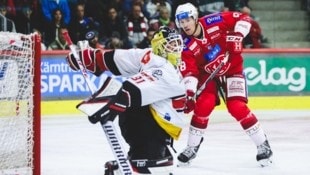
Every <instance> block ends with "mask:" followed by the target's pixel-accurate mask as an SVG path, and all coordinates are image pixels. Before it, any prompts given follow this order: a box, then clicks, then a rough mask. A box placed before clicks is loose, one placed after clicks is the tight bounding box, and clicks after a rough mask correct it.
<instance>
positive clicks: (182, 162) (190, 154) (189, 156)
mask: <svg viewBox="0 0 310 175" xmlns="http://www.w3.org/2000/svg"><path fill="white" fill-rule="evenodd" d="M202 141H203V138H201V141H200V143H199V145H197V146H187V147H186V148H185V149H184V151H183V152H182V153H181V154H179V156H178V160H179V162H178V166H179V167H181V166H188V165H189V164H190V163H191V161H192V160H193V159H194V158H195V157H196V155H197V152H198V150H199V147H200V145H201V143H202Z"/></svg>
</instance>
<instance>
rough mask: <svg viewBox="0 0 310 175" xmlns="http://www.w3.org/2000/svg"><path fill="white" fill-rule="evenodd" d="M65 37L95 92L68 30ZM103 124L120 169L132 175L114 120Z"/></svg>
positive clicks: (64, 33)
mask: <svg viewBox="0 0 310 175" xmlns="http://www.w3.org/2000/svg"><path fill="white" fill-rule="evenodd" d="M62 35H63V37H64V38H65V40H66V41H67V43H68V45H69V48H70V50H71V52H72V54H73V55H74V57H75V59H76V61H77V63H78V65H79V68H80V70H81V72H82V75H83V77H84V79H85V81H86V84H87V85H88V87H89V89H90V91H91V93H92V94H94V93H95V91H96V88H95V85H94V84H93V83H92V82H91V81H90V78H89V76H88V74H87V71H86V68H85V67H84V66H83V63H82V61H81V58H80V55H79V54H78V52H77V50H76V48H75V46H74V45H73V43H72V40H71V38H70V36H69V34H68V31H64V32H63V33H62ZM101 126H102V129H103V131H104V133H105V135H106V138H107V140H108V142H109V144H110V147H111V149H112V152H113V155H114V157H115V158H116V161H117V163H118V165H119V169H120V172H121V173H122V174H124V175H132V174H133V173H132V172H133V171H132V167H131V165H130V163H129V161H128V159H127V158H126V154H125V151H124V147H123V146H122V144H121V142H120V136H119V135H118V134H117V132H116V130H115V127H114V124H113V121H112V120H108V121H107V122H101Z"/></svg>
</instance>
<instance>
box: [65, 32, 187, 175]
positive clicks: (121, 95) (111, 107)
mask: <svg viewBox="0 0 310 175" xmlns="http://www.w3.org/2000/svg"><path fill="white" fill-rule="evenodd" d="M151 45H152V49H149V48H148V49H128V50H123V49H115V50H99V49H92V48H89V47H88V48H86V49H82V50H81V51H79V54H80V58H81V61H82V63H83V66H84V67H85V68H86V69H87V70H88V71H89V72H91V73H93V74H94V75H96V76H99V75H100V74H102V73H103V72H104V71H110V72H112V73H113V74H114V75H121V76H124V77H127V78H128V79H127V80H126V81H124V82H122V83H121V82H119V81H117V80H114V79H112V78H108V79H107V80H106V81H105V82H104V84H103V85H102V86H101V88H100V89H99V90H98V91H97V92H96V93H94V94H93V95H92V96H91V97H90V98H89V99H88V100H86V101H83V102H82V103H80V104H79V105H78V109H79V110H81V111H82V112H84V113H86V114H87V115H88V116H89V117H88V118H89V121H90V122H91V123H97V122H99V121H100V122H105V121H107V120H113V119H114V118H115V117H116V116H117V115H118V116H119V126H120V129H121V133H122V136H123V137H124V139H125V141H126V142H127V143H128V144H129V151H128V159H129V161H130V163H131V164H132V167H133V169H134V170H135V171H137V172H138V173H144V174H145V173H146V174H151V173H152V174H153V173H154V172H156V174H160V171H162V172H163V173H165V174H167V172H169V171H170V170H171V168H172V165H173V157H172V155H171V153H170V151H169V148H168V147H167V146H168V145H169V144H172V140H173V139H178V137H179V136H180V133H181V131H182V124H183V119H182V117H183V109H184V104H185V86H184V84H182V83H181V78H182V77H181V75H180V73H179V71H178V68H177V67H178V64H179V62H180V56H181V51H182V49H183V41H182V37H181V35H179V34H178V33H177V32H176V31H175V30H171V29H169V28H168V27H161V28H160V29H159V31H157V32H156V33H155V34H154V37H153V39H152V41H151ZM67 61H68V63H69V65H70V67H71V68H72V69H73V70H79V65H78V63H77V61H76V59H75V58H74V56H73V54H72V53H70V54H69V55H68V56H67ZM140 160H143V162H144V163H145V164H144V165H141V161H140ZM144 160H147V161H144ZM139 162H140V164H139ZM108 165H109V166H108V167H117V165H116V166H115V165H113V164H108ZM112 165H113V166H112ZM108 173H110V172H106V174H108ZM111 174H112V173H111Z"/></svg>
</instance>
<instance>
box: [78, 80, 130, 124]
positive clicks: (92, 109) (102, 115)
mask: <svg viewBox="0 0 310 175" xmlns="http://www.w3.org/2000/svg"><path fill="white" fill-rule="evenodd" d="M128 106H129V94H128V93H127V91H125V90H123V88H122V83H121V82H120V81H118V80H115V79H112V78H111V77H108V78H107V80H106V81H105V82H104V84H103V85H102V86H101V88H100V89H99V90H98V91H97V92H95V93H94V94H93V95H92V96H91V97H90V98H88V99H86V100H84V101H83V102H81V103H80V104H78V105H77V109H79V110H80V111H82V112H83V113H85V114H86V115H88V119H89V121H90V122H91V123H93V124H95V123H97V122H98V121H100V122H101V123H105V122H107V121H108V120H111V121H113V120H114V118H115V117H116V116H117V115H119V114H120V113H122V112H124V111H125V110H126V109H127V107H128Z"/></svg>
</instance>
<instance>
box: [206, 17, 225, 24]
mask: <svg viewBox="0 0 310 175" xmlns="http://www.w3.org/2000/svg"><path fill="white" fill-rule="evenodd" d="M222 20H223V18H222V16H221V15H214V16H210V17H207V18H205V21H206V23H207V25H211V24H214V23H218V22H221V21H222Z"/></svg>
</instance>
